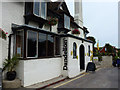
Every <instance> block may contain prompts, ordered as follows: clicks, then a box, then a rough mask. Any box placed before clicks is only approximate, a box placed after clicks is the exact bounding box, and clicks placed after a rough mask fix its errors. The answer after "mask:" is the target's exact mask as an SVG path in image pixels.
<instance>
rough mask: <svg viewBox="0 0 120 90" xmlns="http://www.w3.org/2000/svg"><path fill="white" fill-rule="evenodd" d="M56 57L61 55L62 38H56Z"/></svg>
mask: <svg viewBox="0 0 120 90" xmlns="http://www.w3.org/2000/svg"><path fill="white" fill-rule="evenodd" d="M55 55H60V37H55Z"/></svg>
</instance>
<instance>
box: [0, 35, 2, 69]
mask: <svg viewBox="0 0 120 90" xmlns="http://www.w3.org/2000/svg"><path fill="white" fill-rule="evenodd" d="M0 68H2V38H1V37H0Z"/></svg>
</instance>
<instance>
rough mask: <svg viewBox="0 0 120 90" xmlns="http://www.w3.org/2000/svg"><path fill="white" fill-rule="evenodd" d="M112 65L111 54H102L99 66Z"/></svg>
mask: <svg viewBox="0 0 120 90" xmlns="http://www.w3.org/2000/svg"><path fill="white" fill-rule="evenodd" d="M111 66H112V56H102V62H101V67H111Z"/></svg>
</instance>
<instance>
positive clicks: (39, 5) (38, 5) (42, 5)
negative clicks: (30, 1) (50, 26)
mask: <svg viewBox="0 0 120 90" xmlns="http://www.w3.org/2000/svg"><path fill="white" fill-rule="evenodd" d="M46 7H47V3H46V2H36V0H34V7H33V13H34V14H35V15H37V16H40V17H42V18H44V19H46V12H47V11H46Z"/></svg>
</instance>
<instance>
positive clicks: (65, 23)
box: [64, 14, 70, 29]
mask: <svg viewBox="0 0 120 90" xmlns="http://www.w3.org/2000/svg"><path fill="white" fill-rule="evenodd" d="M64 28H66V29H70V17H68V16H67V15H65V14H64Z"/></svg>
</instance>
